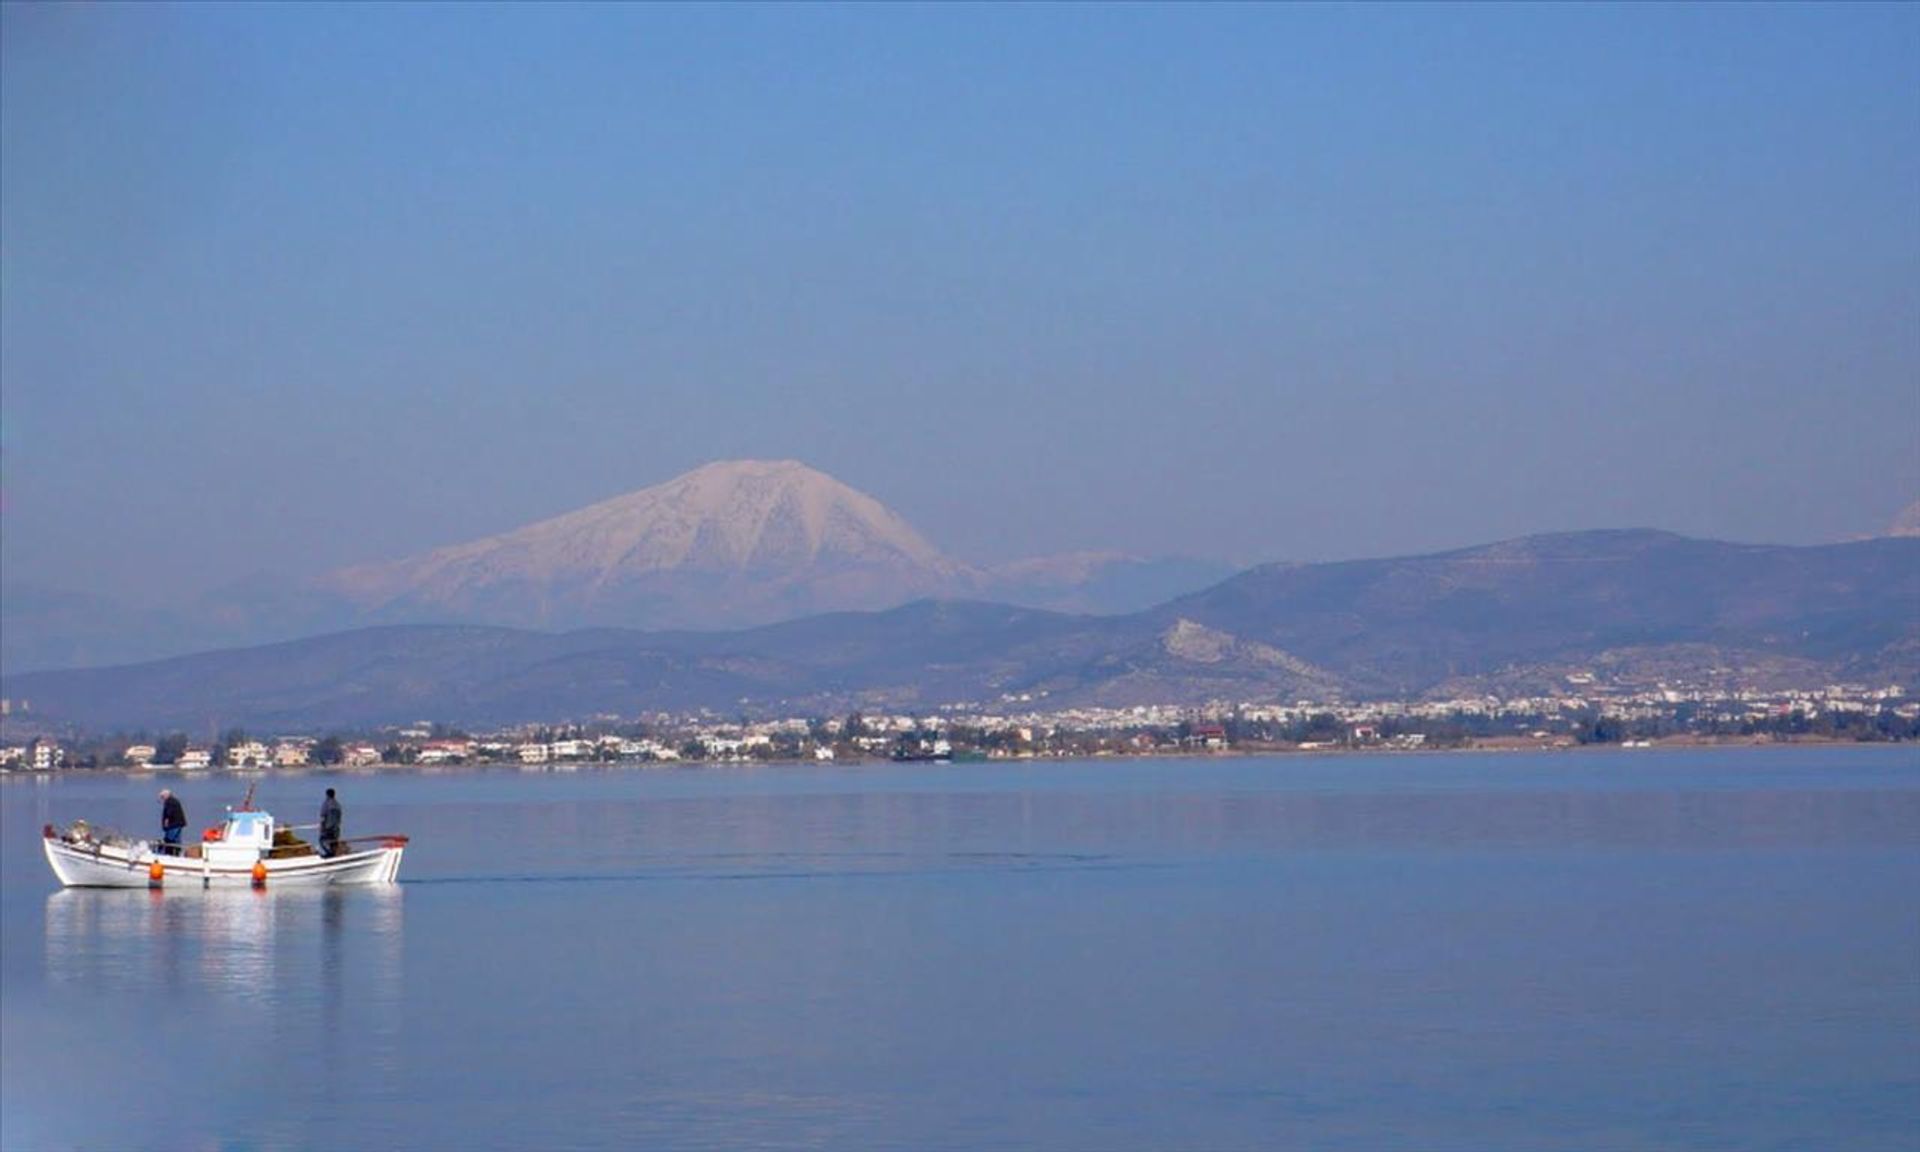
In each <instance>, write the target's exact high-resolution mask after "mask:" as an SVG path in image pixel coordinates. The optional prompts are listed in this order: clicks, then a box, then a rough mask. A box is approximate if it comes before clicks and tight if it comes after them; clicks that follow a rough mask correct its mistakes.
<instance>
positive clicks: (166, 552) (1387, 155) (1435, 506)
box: [0, 3, 1920, 594]
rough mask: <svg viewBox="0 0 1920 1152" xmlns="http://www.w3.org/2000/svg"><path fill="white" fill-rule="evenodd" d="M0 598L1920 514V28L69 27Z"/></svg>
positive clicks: (196, 15)
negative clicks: (563, 534) (864, 535)
mask: <svg viewBox="0 0 1920 1152" xmlns="http://www.w3.org/2000/svg"><path fill="white" fill-rule="evenodd" d="M0 20H3V21H4V23H0V52H3V53H4V57H3V59H0V143H3V144H4V153H3V155H0V437H3V440H0V484H3V485H4V499H5V512H4V520H3V521H0V552H3V556H0V563H3V564H4V568H3V569H0V573H3V574H4V577H5V578H6V579H7V580H9V581H11V580H31V581H34V582H38V583H46V584H56V585H60V586H63V587H70V588H87V589H94V590H106V591H125V590H127V589H130V588H133V587H137V586H138V587H145V588H147V589H148V590H149V591H151V592H154V593H156V594H158V593H161V592H167V591H170V590H178V591H185V590H191V589H195V588H202V587H206V586H209V585H214V584H218V583H222V582H224V581H226V580H229V579H232V578H233V577H235V576H237V575H241V574H245V573H247V572H251V571H254V570H268V571H277V572H285V573H292V572H299V571H302V570H310V569H316V568H329V567H333V566H335V565H339V564H343V563H348V562H356V561H364V560H372V559H380V558H389V557H395V556H399V555H403V554H408V553H412V552H415V551H419V550H422V549H424V548H426V547H429V546H436V545H440V544H445V543H449V542H452V541H456V540H461V539H466V538H470V537H473V536H477V535H483V534H488V533H493V532H497V531H502V530H505V529H507V528H510V527H513V526H516V525H518V524H521V523H524V522H526V521H528V520H532V519H535V518H539V517H542V516H546V515H551V514H554V513H557V512H561V511H564V510H568V509H571V508H574V507H577V506H580V505H583V504H587V503H590V502H593V501H595V500H599V499H604V498H606V497H609V496H612V495H616V494H618V493H621V492H625V491H629V490H632V489H635V488H639V487H643V486H645V485H648V484H653V483H657V482H660V481H662V480H665V479H668V478H669V477H672V476H674V475H676V474H678V473H680V472H682V471H685V470H686V469H689V468H692V467H695V466H697V465H699V464H702V463H705V462H707V461H710V460H716V459H726V458H735V457H794V458H798V459H801V460H804V461H806V462H808V463H810V464H813V465H815V466H816V467H819V468H822V469H824V470H826V471H828V472H831V473H833V474H834V475H836V476H838V477H840V478H841V479H843V480H845V481H847V482H849V483H851V484H853V485H855V486H857V487H860V488H862V489H864V490H866V491H868V492H870V493H872V494H873V495H875V496H876V497H878V498H880V499H881V500H883V501H885V502H887V503H889V504H891V505H892V506H894V507H895V508H897V509H898V510H900V511H901V512H902V513H903V514H905V515H906V516H907V517H908V518H909V519H910V520H911V521H913V522H914V523H915V524H916V525H917V526H918V527H919V528H920V529H921V530H922V531H923V532H924V533H925V534H926V535H927V536H928V537H929V538H931V539H932V540H933V541H934V542H935V543H936V544H938V545H940V546H942V547H944V548H945V549H947V550H948V551H950V552H952V553H954V554H955V555H957V556H959V557H961V558H962V559H966V560H970V561H976V562H985V561H993V560H999V559H1008V558H1012V557H1015V556H1020V555H1027V554H1034V553H1043V552H1051V551H1061V550H1067V549H1079V548H1118V549H1124V550H1129V551H1137V552H1144V553H1160V552H1191V553H1199V554H1207V555H1214V556H1223V557H1227V558H1231V559H1235V560H1243V561H1252V560H1258V559H1277V558H1298V559H1318V558H1335V557H1348V556H1358V555H1381V554H1394V553H1404V552H1412V551H1418V550H1426V549H1432V548H1437V547H1444V546H1453V545H1460V544H1468V543H1477V542H1483V541H1486V540H1491V539H1496V538H1500V537H1505V536H1512V535H1518V534H1522V533H1526V532H1532V531H1541V530H1556V529H1571V528H1585V527H1610V526H1629V525H1651V526H1657V527H1666V528H1672V529H1675V530H1679V531H1683V532H1688V533H1692V534H1698V535H1707V536H1715V537H1723V538H1733V539H1744V540H1768V541H1786V542H1812V541H1824V540H1833V539H1839V538H1844V537H1847V536H1850V535H1854V534H1858V533H1864V532H1870V531H1873V530H1875V529H1877V528H1878V527H1879V526H1881V525H1882V524H1884V523H1885V522H1886V521H1887V520H1888V519H1889V518H1890V517H1891V516H1892V515H1893V514H1894V513H1895V512H1896V511H1897V510H1898V509H1899V508H1901V507H1902V506H1903V505H1905V504H1907V503H1908V502H1910V501H1912V500H1914V499H1915V498H1917V497H1920V7H1916V6H1912V5H1881V6H1865V7H1847V6H1839V5H1810V6H1805V7H1784V6H1764V7H1763V6H1746V5H1707V6H1700V7H1659V6H1647V5H1627V6H1621V7H1594V6H1580V7H1573V6H1560V5H1553V6H1540V7H1523V6H1493V5H1488V6H1474V7H1453V8H1450V7H1440V6H1429V5H1417V6H1410V7H1388V6H1365V7H1356V8H1340V7H1305V6H1293V5H1283V6H1271V7H1250V6H1237V5H1236V6H1220V7H1198V6H1181V7H1165V8H1162V7H1142V6H1125V7H1108V6H1095V5H1074V6H1062V7H1015V6H1006V5H981V6H956V7H920V6H911V7H910V6H891V5H861V6H849V7H801V6H785V5H781V6H771V7H749V6H735V5H727V6H716V7H664V6H652V5H645V6H632V7H614V6H584V7H577V8H568V7H558V6H552V5H527V6H508V7H461V6H454V5H430V6H420V7H373V6H351V7H321V6H308V5H300V6H294V5H284V6H283V5H253V6H243V5H214V6H206V7H160V6H146V5H135V6H116V7H107V6H85V7H82V6H65V5H63V6H27V5H20V4H12V3H9V4H7V5H5V9H4V16H3V17H0Z"/></svg>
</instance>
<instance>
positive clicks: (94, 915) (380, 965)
mask: <svg viewBox="0 0 1920 1152" xmlns="http://www.w3.org/2000/svg"><path fill="white" fill-rule="evenodd" d="M405 907H406V905H405V902H404V900H403V898H402V894H401V890H400V889H399V888H398V887H397V886H395V887H391V888H366V889H358V890H354V891H347V890H344V889H332V888H327V889H319V890H309V891H301V890H294V889H289V890H282V891H273V890H267V891H256V890H252V889H248V890H244V891H222V890H214V891H198V892H196V891H182V892H167V891H156V892H128V891H124V890H118V889H82V888H68V889H61V890H60V891H57V892H54V893H52V894H51V895H49V896H48V897H47V902H46V965H47V977H48V980H49V981H50V982H52V983H54V984H66V985H72V986H76V987H82V988H106V989H112V990H124V991H146V990H153V991H164V992H167V993H169V994H173V993H181V992H195V991H203V992H206V993H209V994H212V995H215V996H217V997H218V998H220V999H223V1000H232V1001H238V1002H241V1003H252V1004H259V1005H263V1006H266V1005H270V1004H272V1003H274V1002H276V1001H279V1000H283V999H288V998H292V999H302V1000H303V999H307V998H309V997H311V996H313V995H315V991H316V989H315V985H314V983H313V978H314V977H315V976H318V977H319V985H318V987H319V988H320V989H323V990H324V989H329V988H331V989H334V990H336V992H337V990H338V989H339V988H340V986H341V984H340V982H341V981H342V980H345V979H347V978H348V976H349V974H350V970H354V969H358V971H353V972H351V975H352V976H353V977H354V979H355V980H356V982H357V981H359V980H362V979H364V980H366V981H367V982H368V988H367V991H369V992H370V993H372V994H374V995H376V996H379V997H382V998H384V999H389V1000H390V999H392V998H395V997H397V996H398V986H399V980H400V965H401V948H402V942H403V929H404V926H405V915H404V913H405ZM316 938H317V941H318V945H319V947H318V950H317V952H316V950H315V949H313V948H311V947H308V946H307V945H310V944H312V943H313V942H314V941H315V940H316ZM316 968H317V969H318V971H317V972H316V971H315V969H316Z"/></svg>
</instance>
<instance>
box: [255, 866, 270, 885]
mask: <svg viewBox="0 0 1920 1152" xmlns="http://www.w3.org/2000/svg"><path fill="white" fill-rule="evenodd" d="M253 886H254V887H255V888H265V887H266V886H267V862H266V861H265V860H255V861H254V862H253Z"/></svg>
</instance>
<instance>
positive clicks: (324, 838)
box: [320, 788, 340, 856]
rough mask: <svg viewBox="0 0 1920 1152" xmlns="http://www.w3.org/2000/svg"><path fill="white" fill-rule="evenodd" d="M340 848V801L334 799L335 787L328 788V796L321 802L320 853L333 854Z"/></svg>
mask: <svg viewBox="0 0 1920 1152" xmlns="http://www.w3.org/2000/svg"><path fill="white" fill-rule="evenodd" d="M339 850H340V801H338V800H336V799H334V797H333V789H331V788H329V789H327V798H326V799H325V800H322V801H321V802H320V855H322V856H331V855H333V854H334V853H335V852H338V851H339Z"/></svg>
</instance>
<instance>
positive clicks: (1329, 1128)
mask: <svg viewBox="0 0 1920 1152" xmlns="http://www.w3.org/2000/svg"><path fill="white" fill-rule="evenodd" d="M246 783H247V781H246V780H245V779H236V778H233V777H218V778H198V779H188V780H184V781H183V780H177V779H168V778H166V777H163V776H160V775H154V774H136V775H121V774H93V773H88V774H67V775H62V776H58V777H53V778H47V777H40V778H33V777H22V776H13V777H10V778H7V779H6V780H5V781H4V782H0V1147H4V1148H5V1149H7V1150H9V1152H11V1150H15V1149H18V1150H37V1149H210V1150H212V1149H221V1150H241V1149H308V1148H311V1149H321V1148H324V1149H329V1150H338V1149H376V1148H379V1149H388V1148H423V1149H443V1148H444V1149H463V1150H465V1149H524V1148H543V1149H548V1148H551V1149H561V1148H580V1149H632V1148H648V1149H674V1148H730V1149H740V1148H744V1149H758V1148H828V1149H858V1148H911V1149H990V1148H1035V1149H1091V1150H1099V1152H1114V1150H1123V1149H1189V1148H1190V1149H1289V1148H1301V1149H1356V1150H1364V1152H1382V1150H1390V1149H1418V1150H1423V1152H1428V1150H1436V1149H1462V1150H1466V1149H1472V1150H1475V1152H1497V1150H1504V1149H1526V1150H1528V1152H1542V1150H1554V1149H1595V1150H1607V1152H1619V1150H1629V1149H1742V1150H1756V1152H1757V1150H1766V1149H1839V1148H1845V1149H1854V1150H1872V1149H1902V1150H1908V1149H1912V1148H1914V1147H1915V1146H1916V1142H1917V1141H1920V750H1916V749H1915V748H1913V747H1911V746H1909V747H1904V748H1899V747H1895V748H1885V747H1883V748H1856V747H1783V748H1761V749H1725V750H1705V751H1686V752H1669V751H1664V750H1651V751H1605V752H1592V753H1584V752H1582V753H1550V754H1460V755H1439V754H1436V755H1417V756H1382V757H1359V756H1352V757H1324V758H1314V757H1305V756H1298V757H1283V758H1243V759H1242V758H1235V759H1173V760H1100V761H1051V762H1032V763H1012V764H1001V763H995V764H956V765H951V766H948V765H927V764H917V765H871V766H844V767H835V766H804V767H800V766H778V767H744V766H743V767H708V768H691V769H671V770H661V769H650V770H643V769H636V768H621V769H612V770H582V771H578V772H546V771H541V772H520V771H515V770H510V769H496V770H467V771H450V772H427V771H410V772H405V773H395V774H386V775H379V774H364V773H319V772H315V773H310V774H299V775H287V774H278V775H270V776H265V777H261V778H259V785H258V795H257V797H256V802H257V803H258V804H259V806H261V807H265V808H268V809H269V810H272V811H274V812H275V813H276V814H277V815H279V816H280V817H281V818H282V819H283V820H286V821H297V822H302V823H305V822H311V821H313V820H315V819H316V818H317V812H318V808H319V803H320V797H321V793H322V791H323V790H324V789H325V788H326V787H328V786H333V787H335V788H337V789H338V790H339V792H340V797H341V800H342V801H343V803H344V804H345V806H346V818H347V831H348V834H349V835H353V834H356V833H361V834H364V833H375V832H404V833H407V834H410V835H411V836H412V837H413V841H412V847H411V848H409V850H408V853H407V857H406V862H405V864H404V866H403V868H402V869H401V877H402V883H400V884H398V885H396V886H393V887H391V888H386V889H345V890H337V891H326V892H317V893H308V892H300V891H295V890H291V889H289V890H286V891H275V890H272V889H269V890H268V891H266V892H264V893H256V892H252V891H232V892H219V891H216V892H203V891H199V890H195V889H192V888H186V889H184V890H168V891H164V892H161V893H157V894H154V893H148V892H145V891H58V890H56V887H55V884H54V880H53V877H52V873H51V872H50V871H49V870H48V868H47V866H46V863H45V861H44V860H43V859H42V857H41V853H40V846H39V831H40V828H41V826H42V825H43V824H45V823H48V822H53V823H62V824H63V823H65V822H67V821H70V820H72V819H74V818H76V817H83V816H84V817H86V818H88V819H89V820H90V821H92V822H94V823H96V824H101V825H109V826H115V827H118V828H121V829H126V830H130V831H139V832H143V833H145V832H148V830H150V829H153V828H157V826H158V819H159V805H158V802H157V800H156V799H155V793H156V792H157V790H158V789H159V788H160V787H161V786H162V785H163V784H171V785H172V786H173V787H174V788H175V789H176V790H177V791H178V792H180V793H181V794H182V795H183V797H184V799H185V802H186V805H187V810H188V817H189V819H190V820H191V821H192V827H193V828H199V827H201V826H202V825H204V824H208V823H211V822H213V820H214V819H215V818H216V817H217V816H218V814H219V813H220V811H221V809H222V808H223V807H224V806H225V805H228V804H235V803H238V802H239V800H240V799H241V796H242V794H243V793H244V791H245V787H246Z"/></svg>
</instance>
